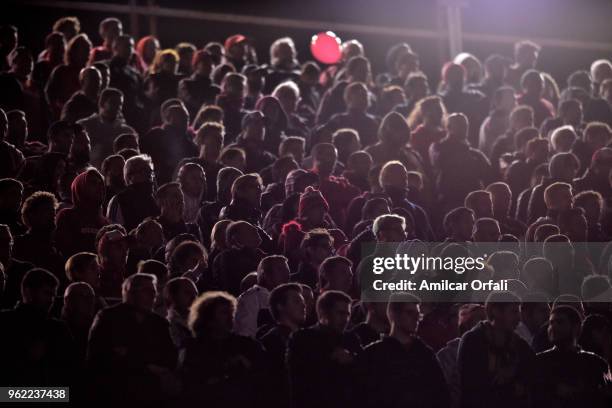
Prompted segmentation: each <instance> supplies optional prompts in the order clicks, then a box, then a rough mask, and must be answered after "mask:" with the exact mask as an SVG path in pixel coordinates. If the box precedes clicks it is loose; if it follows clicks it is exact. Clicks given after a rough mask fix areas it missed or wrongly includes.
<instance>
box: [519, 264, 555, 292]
mask: <svg viewBox="0 0 612 408" xmlns="http://www.w3.org/2000/svg"><path fill="white" fill-rule="evenodd" d="M521 281H522V282H525V284H526V285H527V288H528V289H529V290H530V291H532V292H543V293H547V294H551V293H552V291H553V285H554V282H555V280H554V269H553V265H552V264H551V263H550V261H549V260H548V259H546V258H541V257H535V258H531V259H529V260H528V261H527V262H525V264H524V265H523V270H522V271H521Z"/></svg>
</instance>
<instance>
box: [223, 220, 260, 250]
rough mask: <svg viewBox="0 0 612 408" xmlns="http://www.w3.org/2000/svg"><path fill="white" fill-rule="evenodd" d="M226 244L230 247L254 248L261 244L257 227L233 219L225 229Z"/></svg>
mask: <svg viewBox="0 0 612 408" xmlns="http://www.w3.org/2000/svg"><path fill="white" fill-rule="evenodd" d="M225 239H226V242H227V245H228V246H230V247H232V248H249V249H256V248H259V246H260V245H261V242H262V240H261V237H260V236H259V231H258V230H257V228H256V227H255V226H254V225H253V224H251V223H249V222H246V221H234V222H232V223H231V224H230V225H228V226H227V230H226V231H225Z"/></svg>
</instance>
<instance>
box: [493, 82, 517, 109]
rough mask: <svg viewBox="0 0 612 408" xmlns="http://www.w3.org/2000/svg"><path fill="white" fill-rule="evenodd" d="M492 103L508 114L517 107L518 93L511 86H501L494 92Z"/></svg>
mask: <svg viewBox="0 0 612 408" xmlns="http://www.w3.org/2000/svg"><path fill="white" fill-rule="evenodd" d="M492 105H493V107H494V108H495V109H499V110H501V111H503V112H504V113H505V114H508V113H509V112H511V111H512V109H514V108H515V107H516V95H515V93H514V88H512V87H511V86H500V87H499V88H497V89H496V90H495V92H493V100H492Z"/></svg>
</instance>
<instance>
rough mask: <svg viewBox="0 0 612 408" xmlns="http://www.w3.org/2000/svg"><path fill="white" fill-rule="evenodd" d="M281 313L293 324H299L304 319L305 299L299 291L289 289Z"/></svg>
mask: <svg viewBox="0 0 612 408" xmlns="http://www.w3.org/2000/svg"><path fill="white" fill-rule="evenodd" d="M282 313H283V314H284V315H285V316H287V317H288V318H289V320H290V321H291V322H293V323H295V324H298V325H301V324H302V323H304V321H305V320H306V301H305V300H304V297H303V296H302V294H301V293H299V292H297V291H295V290H291V291H289V293H288V295H287V302H286V303H285V304H284V305H283V306H282Z"/></svg>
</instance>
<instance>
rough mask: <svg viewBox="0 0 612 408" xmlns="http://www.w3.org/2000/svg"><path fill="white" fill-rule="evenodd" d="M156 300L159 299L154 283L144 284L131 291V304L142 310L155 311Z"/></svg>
mask: <svg viewBox="0 0 612 408" xmlns="http://www.w3.org/2000/svg"><path fill="white" fill-rule="evenodd" d="M155 298H157V289H156V288H155V285H153V282H152V281H146V282H142V283H140V284H139V285H134V287H132V288H131V289H130V293H129V300H130V303H131V304H132V305H133V306H135V307H136V308H138V309H140V310H146V311H151V310H153V305H154V304H155Z"/></svg>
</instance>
